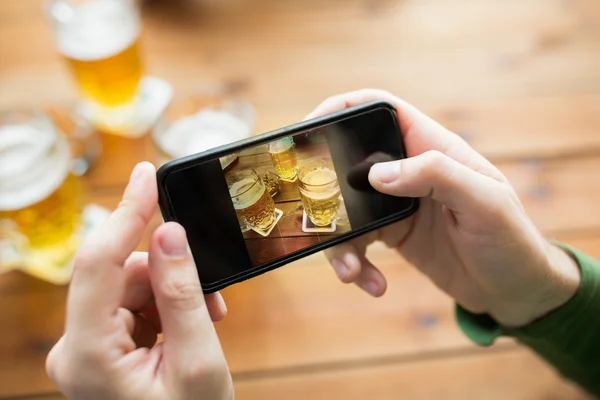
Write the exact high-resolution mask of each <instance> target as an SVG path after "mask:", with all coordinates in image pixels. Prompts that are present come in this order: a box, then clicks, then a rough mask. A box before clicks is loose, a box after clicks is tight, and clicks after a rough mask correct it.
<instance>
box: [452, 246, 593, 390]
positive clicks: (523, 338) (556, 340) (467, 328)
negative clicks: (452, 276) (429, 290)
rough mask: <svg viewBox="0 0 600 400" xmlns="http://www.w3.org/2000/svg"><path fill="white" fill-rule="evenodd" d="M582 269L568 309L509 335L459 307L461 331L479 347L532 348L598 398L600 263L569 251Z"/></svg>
mask: <svg viewBox="0 0 600 400" xmlns="http://www.w3.org/2000/svg"><path fill="white" fill-rule="evenodd" d="M559 245H560V246H561V247H563V248H564V249H565V250H567V251H569V252H570V253H571V254H572V255H573V257H574V258H575V260H576V261H577V262H578V264H579V267H580V268H581V285H580V287H579V290H578V291H577V293H576V294H575V295H574V296H573V298H571V300H569V301H568V302H567V303H566V304H565V305H563V306H562V307H560V308H559V309H557V310H555V311H554V312H552V313H551V314H549V315H548V316H546V317H544V318H542V319H540V320H538V321H536V322H533V323H532V324H530V325H527V326H525V327H523V328H520V329H513V330H505V329H503V328H502V327H501V326H500V325H499V324H498V323H497V322H495V321H494V320H493V319H492V318H491V317H489V316H488V315H475V314H472V313H470V312H468V311H466V310H465V309H463V308H462V307H460V306H459V305H457V306H456V319H457V322H458V326H459V327H460V329H461V330H462V331H463V332H464V334H465V335H466V336H467V337H469V338H470V339H471V340H472V341H474V342H475V343H477V344H479V345H481V346H490V345H491V344H493V343H494V341H495V340H496V339H497V338H498V337H500V336H510V337H513V338H515V339H516V340H518V341H519V342H521V343H522V344H524V345H526V346H528V347H529V348H531V349H532V350H533V351H535V352H536V353H537V354H539V355H540V356H541V357H543V358H544V359H545V360H546V361H548V362H549V363H550V364H552V365H554V367H556V369H557V370H558V371H559V372H560V373H561V374H562V375H563V376H564V377H566V378H568V379H570V380H572V381H574V382H575V383H577V384H579V385H580V386H581V387H583V388H584V389H586V390H587V391H589V392H590V393H592V394H595V395H597V396H600V261H598V260H595V259H593V258H591V257H589V256H586V255H585V254H583V253H581V252H580V251H578V250H576V249H573V248H571V247H569V246H567V245H564V244H560V243H559Z"/></svg>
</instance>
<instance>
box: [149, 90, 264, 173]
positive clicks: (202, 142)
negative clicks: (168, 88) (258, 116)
mask: <svg viewBox="0 0 600 400" xmlns="http://www.w3.org/2000/svg"><path fill="white" fill-rule="evenodd" d="M254 126H255V111H254V107H253V106H252V104H251V103H250V102H248V101H246V100H244V99H242V98H239V97H234V96H233V94H229V93H227V92H226V89H225V88H222V87H213V88H209V87H205V88H203V89H199V90H196V91H193V92H191V93H188V94H187V95H184V96H182V97H181V98H177V99H175V100H174V101H173V102H172V103H171V105H170V106H169V107H168V108H167V110H166V111H165V113H164V115H163V116H162V117H161V119H160V120H159V122H158V123H157V124H156V125H155V127H154V129H153V130H152V133H151V135H152V138H153V139H154V143H155V144H156V150H157V156H156V158H157V159H156V164H158V165H162V164H164V163H165V162H167V161H170V160H173V159H175V158H180V157H184V156H188V155H190V154H195V153H199V152H202V151H206V150H208V149H210V148H212V147H216V146H220V145H224V144H228V143H231V142H235V141H238V140H242V139H246V138H248V137H250V136H252V133H253V131H254ZM238 156H239V154H237V153H234V154H230V155H227V156H224V157H222V158H221V159H220V162H221V166H222V167H223V169H224V170H226V169H230V168H232V167H233V166H234V165H235V162H236V161H237V159H238Z"/></svg>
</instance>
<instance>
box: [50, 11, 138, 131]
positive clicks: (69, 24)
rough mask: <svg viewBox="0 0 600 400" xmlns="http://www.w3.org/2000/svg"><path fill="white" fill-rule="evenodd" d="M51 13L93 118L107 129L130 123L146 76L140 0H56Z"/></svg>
mask: <svg viewBox="0 0 600 400" xmlns="http://www.w3.org/2000/svg"><path fill="white" fill-rule="evenodd" d="M47 13H48V16H49V18H50V20H51V22H52V25H53V28H54V33H55V37H56V42H57V45H58V51H59V52H60V54H61V55H62V56H63V58H64V59H65V60H66V62H67V64H68V65H69V66H70V69H71V71H72V74H73V76H74V79H75V83H76V85H77V87H78V89H79V92H80V93H81V96H82V97H83V98H84V99H85V100H87V101H88V103H90V104H91V105H93V107H92V109H93V114H94V115H92V116H91V118H92V119H93V120H95V121H97V122H99V123H100V124H101V125H105V126H104V128H106V129H107V130H112V129H117V128H118V127H119V126H120V125H126V124H127V121H128V120H130V119H131V118H133V114H134V106H135V104H134V103H135V101H134V100H135V99H136V96H137V94H138V87H139V83H140V80H141V77H142V62H141V60H140V52H139V48H138V47H139V38H140V33H141V23H140V18H139V15H138V14H139V13H138V10H137V8H136V4H135V2H134V0H50V1H49V2H48V4H47Z"/></svg>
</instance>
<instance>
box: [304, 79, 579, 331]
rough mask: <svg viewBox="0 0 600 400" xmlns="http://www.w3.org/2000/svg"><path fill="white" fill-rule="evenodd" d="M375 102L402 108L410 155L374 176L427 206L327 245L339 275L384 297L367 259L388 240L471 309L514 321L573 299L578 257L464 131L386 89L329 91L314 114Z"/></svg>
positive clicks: (374, 181) (382, 186)
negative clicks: (555, 239)
mask: <svg viewBox="0 0 600 400" xmlns="http://www.w3.org/2000/svg"><path fill="white" fill-rule="evenodd" d="M371 100H387V101H389V102H391V103H393V104H394V105H395V107H396V111H397V115H398V120H399V122H400V128H401V132H402V136H403V139H404V142H405V145H406V149H407V152H408V158H407V159H404V160H400V161H392V162H384V163H379V164H375V165H374V166H373V167H372V168H371V170H370V173H369V181H370V183H371V185H372V186H373V187H374V188H375V189H376V190H378V191H379V192H381V193H386V194H390V195H395V196H405V197H418V198H421V203H420V208H419V210H418V212H417V213H416V214H415V215H413V216H412V217H410V218H407V219H406V220H403V221H400V222H398V223H395V224H393V225H390V226H387V227H385V228H382V229H380V230H377V231H374V232H370V233H368V234H366V235H363V236H361V237H359V238H357V239H355V240H353V241H350V242H346V243H344V244H341V245H339V246H337V247H334V248H331V249H328V250H327V251H326V255H327V257H328V259H329V260H330V262H331V264H332V265H333V267H334V269H335V271H336V274H337V275H338V277H339V279H340V280H342V281H343V282H346V283H348V282H354V283H356V284H358V285H359V286H360V287H361V288H363V289H364V290H365V291H367V292H369V293H370V294H371V295H373V296H381V295H382V294H383V293H384V292H385V290H386V281H385V278H384V276H383V275H382V274H381V272H380V271H379V270H378V269H377V268H376V267H375V266H374V265H373V264H371V263H370V262H369V260H368V259H367V258H366V256H365V254H366V247H367V245H369V244H370V243H372V242H374V241H376V240H381V241H383V242H384V243H386V244H387V245H388V246H390V247H393V248H396V249H398V251H399V252H400V253H401V254H402V255H403V256H404V257H405V258H406V259H407V261H408V262H410V263H411V264H413V265H415V266H416V267H417V268H418V269H419V270H420V271H421V272H423V273H424V274H426V275H427V276H428V277H429V278H430V279H431V280H432V281H433V282H434V283H435V284H436V285H437V286H438V287H439V288H441V289H442V290H443V291H445V292H446V293H448V294H449V295H450V296H451V297H453V298H454V299H455V300H456V301H457V302H458V303H459V304H461V305H462V306H463V307H464V308H466V309H467V310H469V311H471V312H474V313H488V314H490V315H491V316H492V317H493V318H495V319H496V320H497V321H498V322H499V323H500V324H503V325H505V326H507V327H518V326H522V325H526V324H528V323H530V322H532V321H534V320H535V319H537V318H539V317H542V316H543V315H545V314H547V313H548V312H550V311H552V310H553V309H555V308H557V307H559V306H561V305H562V304H564V303H566V302H567V301H568V300H569V299H570V298H571V297H572V296H573V295H574V293H575V292H576V291H577V288H578V286H579V280H580V276H579V269H578V267H577V265H576V263H575V262H574V260H573V259H572V258H571V257H570V256H569V255H568V254H567V253H566V252H564V251H563V250H561V249H559V248H558V247H555V246H553V245H551V244H550V243H549V242H548V241H546V240H545V239H544V237H543V236H542V235H541V234H540V232H539V231H538V230H537V229H536V227H535V225H534V224H533V223H532V222H531V220H530V219H529V218H528V216H527V214H526V213H525V210H524V209H523V206H522V205H521V203H520V201H519V198H518V197H517V194H516V193H515V191H514V189H513V188H512V186H511V185H510V183H509V182H508V180H507V179H506V177H504V175H503V174H502V173H501V172H500V171H499V170H498V169H497V168H495V167H494V166H493V165H492V164H491V163H490V162H489V161H488V160H486V159H485V158H484V157H483V156H482V155H480V154H479V153H477V152H476V151H475V150H474V149H473V148H471V147H470V146H469V145H468V144H467V143H466V142H465V141H464V140H462V139H461V138H460V137H459V136H458V135H456V134H454V133H453V132H450V131H449V130H447V129H446V128H444V127H442V126H441V125H440V124H438V123H437V122H435V121H434V120H432V119H431V118H429V117H427V116H426V115H424V114H423V113H421V112H420V111H419V110H417V109H416V108H415V107H413V106H411V105H410V104H408V103H406V102H404V101H403V100H401V99H399V98H397V97H395V96H393V95H391V94H389V93H387V92H385V91H380V90H361V91H357V92H352V93H347V94H344V95H339V96H334V97H331V98H329V99H327V100H325V101H324V102H323V103H321V104H320V105H319V106H318V107H317V108H316V109H315V110H314V111H313V112H312V113H311V114H309V116H308V117H307V119H308V118H313V117H317V116H320V115H324V114H328V113H331V112H334V111H337V110H340V109H343V108H347V107H351V106H353V105H357V104H360V103H363V102H367V101H371Z"/></svg>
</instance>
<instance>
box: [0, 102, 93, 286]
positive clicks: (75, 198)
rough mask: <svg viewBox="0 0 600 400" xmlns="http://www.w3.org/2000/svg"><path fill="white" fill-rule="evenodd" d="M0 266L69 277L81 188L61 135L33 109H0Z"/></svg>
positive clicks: (56, 279)
mask: <svg viewBox="0 0 600 400" xmlns="http://www.w3.org/2000/svg"><path fill="white" fill-rule="evenodd" d="M0 154H2V156H1V157H0V271H7V270H11V269H15V268H20V269H23V270H24V271H25V272H27V273H30V274H32V275H34V276H37V277H39V278H42V279H45V280H48V281H50V282H54V283H66V282H68V280H69V279H70V272H71V271H70V267H71V259H72V257H73V255H74V253H75V251H76V249H77V248H78V246H79V243H80V239H81V234H80V232H82V231H81V228H82V223H81V222H82V208H83V204H82V201H81V200H82V196H81V195H82V192H81V190H80V186H79V182H78V178H77V177H76V176H75V175H73V174H72V172H71V156H70V149H69V144H68V141H67V139H66V138H65V137H64V136H63V135H62V134H61V133H60V132H58V131H57V130H56V129H55V126H54V125H53V123H52V121H51V119H50V118H48V116H47V115H46V114H44V113H43V112H41V111H36V110H25V111H7V112H2V113H0Z"/></svg>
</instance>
